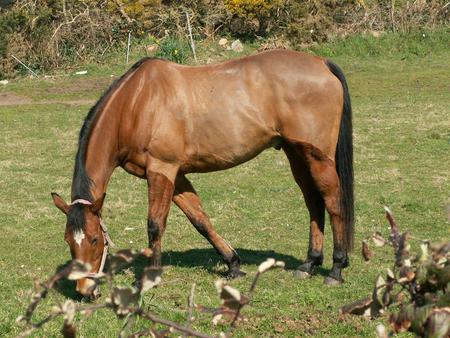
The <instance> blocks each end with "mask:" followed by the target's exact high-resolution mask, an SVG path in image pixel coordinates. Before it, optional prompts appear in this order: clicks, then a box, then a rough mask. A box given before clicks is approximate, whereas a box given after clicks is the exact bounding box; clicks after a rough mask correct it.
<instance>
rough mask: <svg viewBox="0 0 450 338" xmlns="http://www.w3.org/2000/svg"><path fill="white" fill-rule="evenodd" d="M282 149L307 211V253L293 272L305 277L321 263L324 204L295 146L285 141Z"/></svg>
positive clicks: (299, 276)
mask: <svg viewBox="0 0 450 338" xmlns="http://www.w3.org/2000/svg"><path fill="white" fill-rule="evenodd" d="M283 150H284V151H285V153H286V155H287V157H288V159H289V163H290V165H291V170H292V174H293V175H294V179H295V181H296V182H297V184H298V186H299V187H300V189H301V190H302V193H303V196H304V199H305V203H306V207H307V208H308V211H309V217H310V232H309V246H308V255H307V258H306V260H305V262H304V263H303V264H301V265H300V266H299V267H298V268H297V270H296V271H295V273H294V276H295V277H296V278H307V277H310V276H311V274H312V273H313V270H314V267H315V266H320V265H322V262H323V237H324V224H325V204H324V201H323V198H322V196H321V194H320V192H319V190H318V189H317V187H316V185H315V183H314V180H313V178H312V177H311V173H310V170H309V168H308V166H307V164H306V162H305V160H304V159H303V157H302V156H300V155H299V154H298V153H297V150H296V149H295V146H293V145H291V144H288V143H286V144H285V145H284V146H283Z"/></svg>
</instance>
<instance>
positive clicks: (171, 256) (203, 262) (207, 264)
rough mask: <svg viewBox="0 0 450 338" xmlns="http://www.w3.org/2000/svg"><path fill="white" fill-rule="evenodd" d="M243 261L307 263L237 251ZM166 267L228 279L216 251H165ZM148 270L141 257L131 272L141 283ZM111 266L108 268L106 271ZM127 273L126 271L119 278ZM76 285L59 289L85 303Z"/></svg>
mask: <svg viewBox="0 0 450 338" xmlns="http://www.w3.org/2000/svg"><path fill="white" fill-rule="evenodd" d="M236 251H237V253H238V254H239V257H240V258H241V265H242V266H243V270H244V271H245V266H246V265H255V266H258V265H259V264H261V263H262V262H264V261H265V260H266V259H267V258H275V259H276V260H279V261H283V262H285V264H286V270H295V269H296V268H297V267H298V266H299V265H300V264H302V263H303V261H302V260H299V259H297V258H295V257H293V256H291V255H285V254H281V253H277V252H275V251H273V250H251V249H241V248H238V249H236ZM162 262H163V267H164V266H169V265H171V266H179V267H186V268H194V267H202V268H204V269H205V270H207V271H208V272H209V273H211V274H216V275H218V276H221V277H226V274H227V269H226V266H225V264H224V263H223V262H222V260H221V258H220V256H219V255H218V254H217V252H216V251H215V250H214V249H212V248H201V249H190V250H187V251H173V250H169V251H165V252H163V257H162ZM69 263H70V261H67V262H66V263H64V264H61V265H60V266H58V268H57V269H56V271H55V273H58V272H59V271H61V270H62V269H64V268H65V267H66V266H67V265H68V264H69ZM146 266H147V258H145V257H138V258H137V259H136V260H135V261H134V262H133V264H132V265H131V269H132V270H133V271H134V274H135V277H136V280H137V281H138V280H140V279H141V276H142V273H143V271H144V269H145V267H146ZM107 268H108V265H106V269H107ZM121 273H123V270H122V271H121V272H119V273H118V274H121ZM328 273H329V270H328V269H324V268H322V267H316V269H315V272H314V274H315V275H321V276H328ZM75 286H76V283H75V281H71V280H67V279H62V280H60V281H59V282H58V284H57V285H56V287H55V289H56V291H58V292H59V293H60V294H62V295H63V296H65V297H67V298H70V299H73V300H76V301H81V300H82V299H83V297H82V296H81V295H80V294H78V293H77V292H76V291H75Z"/></svg>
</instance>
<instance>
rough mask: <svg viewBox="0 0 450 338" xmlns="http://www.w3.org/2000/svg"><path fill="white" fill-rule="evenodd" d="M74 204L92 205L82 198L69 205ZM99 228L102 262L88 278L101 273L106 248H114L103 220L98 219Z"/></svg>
mask: <svg viewBox="0 0 450 338" xmlns="http://www.w3.org/2000/svg"><path fill="white" fill-rule="evenodd" d="M75 204H83V205H92V203H91V202H89V201H88V200H85V199H82V198H79V199H76V200H75V201H73V202H72V203H70V205H75ZM100 227H101V228H102V233H103V254H102V262H101V263H100V268H99V269H98V271H97V272H96V273H95V272H89V273H88V276H89V277H97V275H98V274H99V273H101V272H102V271H103V268H104V267H105V262H106V256H108V247H109V246H112V247H114V243H113V241H112V240H111V238H110V237H109V235H108V229H107V228H106V225H105V223H103V220H102V218H101V217H100Z"/></svg>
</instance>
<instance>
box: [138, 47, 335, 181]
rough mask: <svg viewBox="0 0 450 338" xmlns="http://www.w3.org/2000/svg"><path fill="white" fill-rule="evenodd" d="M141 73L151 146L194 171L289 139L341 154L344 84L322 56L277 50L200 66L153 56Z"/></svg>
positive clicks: (141, 121)
mask: <svg viewBox="0 0 450 338" xmlns="http://www.w3.org/2000/svg"><path fill="white" fill-rule="evenodd" d="M135 77H138V78H139V79H138V80H135V81H134V82H135V83H136V84H135V87H136V88H140V90H141V92H142V94H141V95H140V96H139V98H138V99H136V100H135V102H134V107H141V111H139V112H136V113H137V114H138V116H135V118H134V120H135V121H137V122H136V128H137V129H139V130H140V131H141V132H139V133H136V134H137V135H142V134H145V130H147V134H148V135H147V137H146V138H145V139H146V141H145V142H146V143H148V144H146V145H145V148H146V149H150V150H151V151H152V152H153V153H155V154H158V156H159V155H160V154H163V153H170V154H171V158H170V159H169V158H168V159H165V160H170V161H180V162H181V163H182V168H184V170H185V171H186V172H188V171H210V170H219V169H225V168H229V167H232V166H234V165H237V164H240V163H242V162H245V161H247V160H249V159H251V158H252V157H254V156H256V155H257V154H258V153H259V152H261V151H262V150H264V149H266V148H268V147H271V146H274V145H276V144H278V143H279V142H280V140H281V139H282V138H285V139H295V140H297V141H302V142H307V143H311V144H313V145H315V146H316V147H318V148H319V149H323V150H324V153H326V154H327V155H329V156H332V155H334V148H335V144H336V141H337V136H338V130H339V121H340V114H341V113H342V87H341V85H340V83H339V80H337V78H336V77H334V75H333V74H332V73H331V72H330V71H329V69H328V67H327V65H326V63H325V60H323V59H322V58H320V57H316V56H313V55H310V54H306V53H301V52H293V51H286V50H275V51H267V52H263V53H260V54H257V55H254V56H248V57H243V58H240V59H236V60H231V61H227V62H224V63H219V64H214V65H205V66H197V67H190V66H183V65H178V64H174V63H171V62H167V61H163V60H158V59H150V60H147V61H146V62H145V63H144V64H143V66H142V69H141V70H139V71H137V72H136V75H135ZM150 135H151V136H150ZM169 140H170V141H169Z"/></svg>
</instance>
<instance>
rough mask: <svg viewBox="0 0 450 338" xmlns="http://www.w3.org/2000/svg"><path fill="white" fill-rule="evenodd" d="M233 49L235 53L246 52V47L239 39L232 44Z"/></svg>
mask: <svg viewBox="0 0 450 338" xmlns="http://www.w3.org/2000/svg"><path fill="white" fill-rule="evenodd" d="M231 49H232V50H233V51H234V52H237V53H240V52H242V51H244V46H243V45H242V42H241V41H240V40H239V39H238V40H234V41H233V43H232V44H231Z"/></svg>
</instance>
